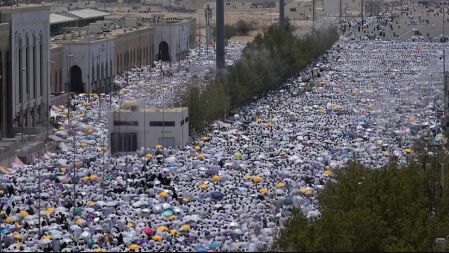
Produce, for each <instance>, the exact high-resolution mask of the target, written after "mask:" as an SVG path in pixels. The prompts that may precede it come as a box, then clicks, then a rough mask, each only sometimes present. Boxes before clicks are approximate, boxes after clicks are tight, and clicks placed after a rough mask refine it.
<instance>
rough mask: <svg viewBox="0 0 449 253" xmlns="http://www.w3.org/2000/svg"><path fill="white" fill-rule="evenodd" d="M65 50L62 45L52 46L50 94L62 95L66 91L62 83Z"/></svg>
mask: <svg viewBox="0 0 449 253" xmlns="http://www.w3.org/2000/svg"><path fill="white" fill-rule="evenodd" d="M63 53H64V52H63V50H62V45H61V44H51V46H50V59H51V60H50V92H51V93H60V92H62V91H64V83H63V82H62V69H63V62H62V59H63V55H64V54H63Z"/></svg>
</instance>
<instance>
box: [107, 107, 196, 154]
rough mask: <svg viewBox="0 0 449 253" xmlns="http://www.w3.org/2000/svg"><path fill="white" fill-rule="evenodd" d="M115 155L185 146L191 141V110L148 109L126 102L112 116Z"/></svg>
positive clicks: (113, 151)
mask: <svg viewBox="0 0 449 253" xmlns="http://www.w3.org/2000/svg"><path fill="white" fill-rule="evenodd" d="M109 122H110V123H109V133H110V138H109V139H110V143H109V144H110V147H111V152H112V153H117V152H120V153H122V152H135V151H136V150H137V149H139V148H141V147H146V148H153V147H154V146H156V145H158V144H161V145H163V146H169V147H175V146H184V145H186V144H187V143H188V140H189V109H188V108H187V107H179V108H165V109H164V108H145V107H141V106H138V105H137V104H136V102H125V103H124V105H123V106H122V107H121V108H120V109H119V110H117V111H114V112H112V113H111V115H109Z"/></svg>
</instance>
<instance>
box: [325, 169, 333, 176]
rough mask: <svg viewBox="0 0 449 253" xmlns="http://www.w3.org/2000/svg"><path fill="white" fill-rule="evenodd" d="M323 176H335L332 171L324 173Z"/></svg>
mask: <svg viewBox="0 0 449 253" xmlns="http://www.w3.org/2000/svg"><path fill="white" fill-rule="evenodd" d="M323 174H324V175H325V176H332V174H334V173H333V172H332V171H330V170H326V171H324V172H323Z"/></svg>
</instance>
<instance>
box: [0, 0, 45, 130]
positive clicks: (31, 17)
mask: <svg viewBox="0 0 449 253" xmlns="http://www.w3.org/2000/svg"><path fill="white" fill-rule="evenodd" d="M49 15H50V8H49V7H48V6H18V7H15V8H11V7H0V17H1V18H0V23H7V24H8V26H9V36H8V38H9V39H8V42H9V50H8V52H7V53H6V59H5V58H4V57H5V53H4V52H1V50H0V52H1V57H0V60H3V62H1V63H0V66H2V65H6V66H7V68H6V69H5V68H4V67H3V71H4V72H6V75H2V76H7V77H8V82H7V87H4V89H2V91H3V93H2V94H0V96H3V95H6V97H7V99H6V101H5V103H7V106H6V112H3V111H4V109H2V110H1V111H2V112H0V119H2V120H3V119H6V121H7V122H8V123H7V124H6V125H4V124H0V127H1V131H0V132H1V133H2V135H3V136H8V137H14V136H16V135H17V134H18V133H25V134H27V133H32V134H36V133H39V129H40V128H42V129H45V127H46V126H47V125H48V119H49V117H48V115H49V104H50V103H49V99H50V98H49V82H48V80H49V66H48V65H49V30H50V28H49ZM4 61H6V62H7V63H6V64H5V63H4ZM0 73H1V69H0ZM0 83H1V82H0ZM2 101H4V100H2ZM2 117H3V118H2ZM1 122H2V121H1ZM8 124H9V125H8Z"/></svg>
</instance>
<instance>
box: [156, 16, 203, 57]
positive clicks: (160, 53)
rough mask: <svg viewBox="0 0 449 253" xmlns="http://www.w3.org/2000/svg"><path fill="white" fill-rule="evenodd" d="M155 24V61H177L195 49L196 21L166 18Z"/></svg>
mask: <svg viewBox="0 0 449 253" xmlns="http://www.w3.org/2000/svg"><path fill="white" fill-rule="evenodd" d="M163 20H164V21H163V22H160V23H153V24H152V25H153V27H154V40H153V41H154V54H155V59H157V60H163V61H177V60H179V59H182V58H184V57H185V56H186V55H187V54H188V53H189V49H191V48H194V47H195V29H196V27H195V19H190V18H189V19H177V18H164V19H163Z"/></svg>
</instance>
